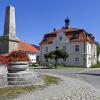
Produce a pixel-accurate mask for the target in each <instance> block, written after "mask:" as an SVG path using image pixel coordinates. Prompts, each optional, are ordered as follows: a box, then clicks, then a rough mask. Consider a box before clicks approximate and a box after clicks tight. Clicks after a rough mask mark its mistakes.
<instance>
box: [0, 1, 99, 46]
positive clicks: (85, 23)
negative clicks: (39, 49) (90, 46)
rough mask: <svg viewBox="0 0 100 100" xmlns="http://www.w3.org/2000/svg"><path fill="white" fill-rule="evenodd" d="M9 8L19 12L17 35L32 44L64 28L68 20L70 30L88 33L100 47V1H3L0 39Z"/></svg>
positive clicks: (0, 5) (0, 10) (0, 2)
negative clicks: (9, 6) (47, 34)
mask: <svg viewBox="0 0 100 100" xmlns="http://www.w3.org/2000/svg"><path fill="white" fill-rule="evenodd" d="M8 5H13V6H14V7H15V9H16V30H17V32H16V35H17V36H18V37H19V38H20V39H21V40H23V41H26V42H28V43H30V44H36V45H38V44H39V43H40V42H41V40H42V38H43V36H44V34H46V33H49V32H52V31H53V29H54V28H56V29H61V28H62V27H64V26H65V25H64V20H65V18H66V17H67V16H68V17H69V19H70V27H74V28H81V29H85V30H86V31H87V32H89V33H92V34H93V35H94V36H95V39H96V41H98V42H99V43H100V0H0V35H2V34H3V30H4V18H5V8H6V6H8Z"/></svg>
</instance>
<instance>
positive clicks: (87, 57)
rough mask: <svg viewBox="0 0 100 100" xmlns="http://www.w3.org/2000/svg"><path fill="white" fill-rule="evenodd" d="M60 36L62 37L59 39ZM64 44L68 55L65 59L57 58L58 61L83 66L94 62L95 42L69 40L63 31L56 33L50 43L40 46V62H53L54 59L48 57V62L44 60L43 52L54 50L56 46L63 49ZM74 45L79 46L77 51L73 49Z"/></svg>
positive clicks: (88, 65)
mask: <svg viewBox="0 0 100 100" xmlns="http://www.w3.org/2000/svg"><path fill="white" fill-rule="evenodd" d="M60 37H62V39H61V40H60ZM64 46H65V47H66V52H67V53H68V55H69V57H68V58H67V59H66V61H64V60H63V59H59V60H58V62H59V63H61V64H62V63H63V64H66V65H70V66H84V67H90V66H91V65H92V64H95V63H96V59H94V55H95V58H96V46H95V44H90V43H88V42H70V41H69V39H68V38H67V37H66V35H65V33H57V36H56V38H54V40H53V42H52V44H47V45H42V46H41V62H42V63H47V64H48V63H55V60H54V59H48V62H46V60H45V58H44V54H46V53H48V52H50V51H54V50H56V47H59V49H63V47H64ZM75 46H79V51H75ZM46 48H48V51H46V50H45V49H46Z"/></svg>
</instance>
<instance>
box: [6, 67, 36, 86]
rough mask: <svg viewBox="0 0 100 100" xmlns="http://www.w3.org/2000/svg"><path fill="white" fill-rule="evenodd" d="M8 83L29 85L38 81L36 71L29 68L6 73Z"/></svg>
mask: <svg viewBox="0 0 100 100" xmlns="http://www.w3.org/2000/svg"><path fill="white" fill-rule="evenodd" d="M7 76H8V85H29V84H33V83H36V82H37V81H38V75H37V73H36V72H34V71H31V70H30V69H29V68H28V69H27V70H25V71H20V72H16V73H8V75H7Z"/></svg>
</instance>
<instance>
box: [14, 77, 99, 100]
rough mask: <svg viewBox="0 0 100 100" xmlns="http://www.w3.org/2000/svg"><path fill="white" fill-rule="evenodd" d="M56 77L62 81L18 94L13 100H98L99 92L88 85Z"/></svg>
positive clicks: (79, 81)
mask: <svg viewBox="0 0 100 100" xmlns="http://www.w3.org/2000/svg"><path fill="white" fill-rule="evenodd" d="M57 77H60V78H61V79H62V80H63V81H61V82H60V83H59V84H57V85H51V86H48V87H47V88H44V89H41V90H36V91H34V92H30V93H26V94H20V95H19V96H18V97H17V98H15V99H13V100H100V91H99V90H97V89H96V88H94V87H93V86H92V85H90V84H89V83H86V82H84V81H82V80H78V79H75V78H70V77H64V76H57Z"/></svg>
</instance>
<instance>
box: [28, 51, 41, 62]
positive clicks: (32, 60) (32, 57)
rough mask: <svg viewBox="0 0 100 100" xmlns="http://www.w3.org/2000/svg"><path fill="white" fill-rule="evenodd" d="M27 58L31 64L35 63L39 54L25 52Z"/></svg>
mask: <svg viewBox="0 0 100 100" xmlns="http://www.w3.org/2000/svg"><path fill="white" fill-rule="evenodd" d="M27 55H28V57H29V58H30V62H31V63H36V62H37V61H38V60H39V59H38V58H37V57H39V52H27Z"/></svg>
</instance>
